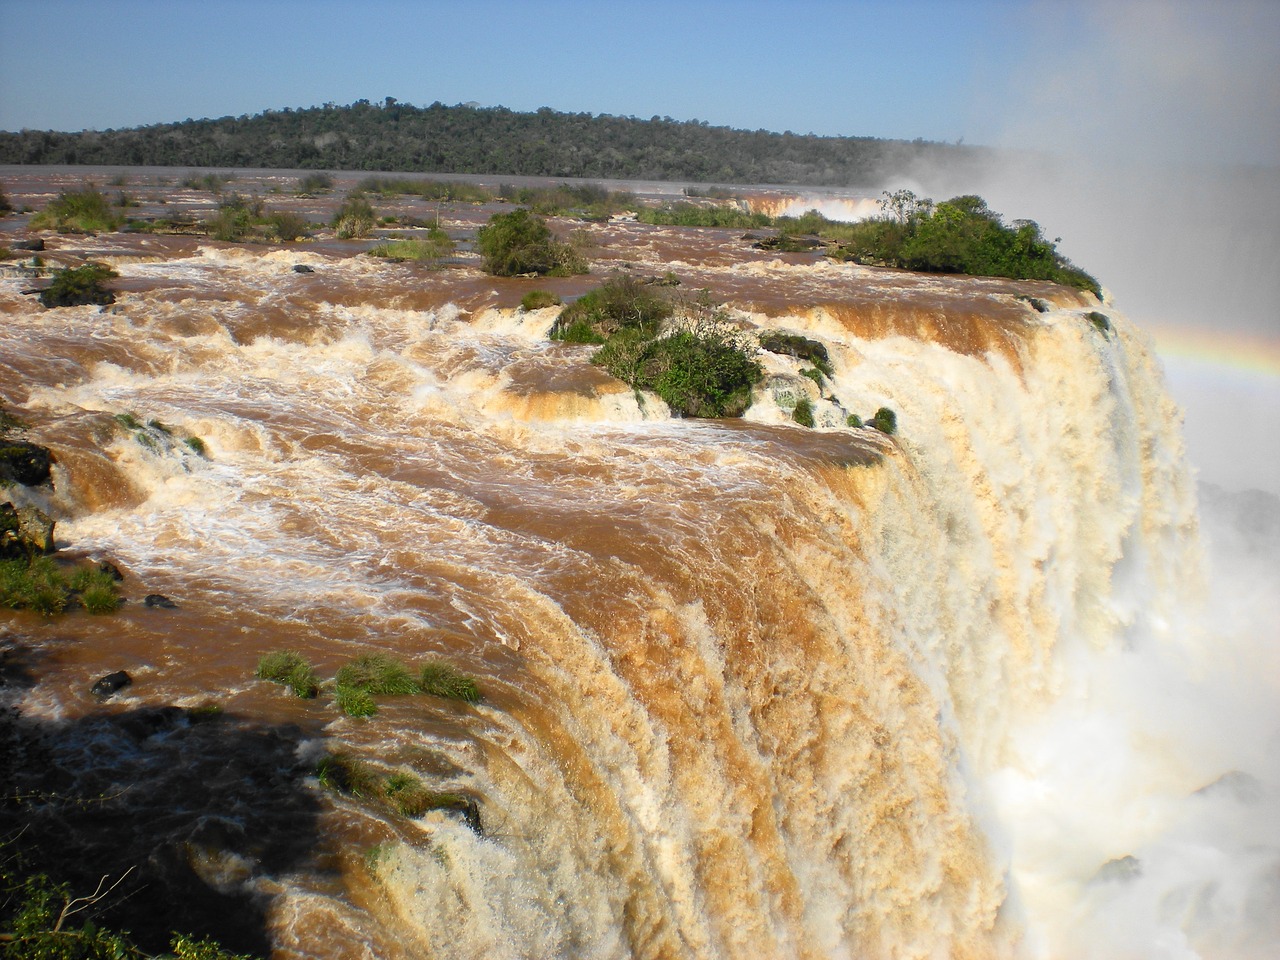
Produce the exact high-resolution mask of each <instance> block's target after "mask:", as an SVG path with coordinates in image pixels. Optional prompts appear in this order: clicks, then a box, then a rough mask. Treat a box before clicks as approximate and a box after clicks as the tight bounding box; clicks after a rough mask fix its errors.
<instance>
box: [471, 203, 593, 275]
mask: <svg viewBox="0 0 1280 960" xmlns="http://www.w3.org/2000/svg"><path fill="white" fill-rule="evenodd" d="M476 247H477V249H478V250H479V251H480V254H481V256H482V257H483V258H484V269H485V271H486V272H488V273H491V274H493V275H494V276H498V277H514V276H519V275H521V274H526V273H534V274H540V275H551V276H569V275H570V274H575V273H586V272H587V265H586V263H585V261H583V259H582V257H581V256H580V255H579V254H578V253H577V251H576V250H574V249H573V247H572V246H571V245H570V244H567V243H563V242H561V241H559V240H557V239H555V235H554V234H553V233H552V232H551V228H550V227H548V226H547V222H546V220H544V219H543V218H542V217H540V216H538V215H537V214H535V213H533V212H532V211H530V210H528V209H527V208H525V207H520V208H519V209H516V210H512V211H511V212H510V213H495V214H494V215H493V216H492V217H490V218H489V222H488V223H487V224H486V225H485V226H483V227H481V228H480V230H479V231H478V232H477V234H476Z"/></svg>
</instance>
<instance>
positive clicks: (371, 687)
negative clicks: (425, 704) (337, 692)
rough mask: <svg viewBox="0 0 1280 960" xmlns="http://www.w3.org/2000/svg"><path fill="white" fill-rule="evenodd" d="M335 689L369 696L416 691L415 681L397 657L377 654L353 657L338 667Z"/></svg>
mask: <svg viewBox="0 0 1280 960" xmlns="http://www.w3.org/2000/svg"><path fill="white" fill-rule="evenodd" d="M336 679H337V683H338V688H339V689H342V688H344V687H345V688H348V689H355V690H364V691H365V692H367V693H369V694H371V695H373V696H398V695H403V694H408V693H417V692H418V683H417V681H416V680H414V679H413V675H412V674H411V673H409V670H408V668H406V667H405V665H404V664H402V663H400V662H399V661H398V660H393V659H391V658H390V657H387V656H384V655H383V654H380V653H372V654H367V655H365V656H363V657H357V658H356V659H355V660H352V661H351V662H350V663H348V664H345V665H343V667H342V668H341V669H340V670H338V676H337V678H336Z"/></svg>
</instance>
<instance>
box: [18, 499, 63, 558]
mask: <svg viewBox="0 0 1280 960" xmlns="http://www.w3.org/2000/svg"><path fill="white" fill-rule="evenodd" d="M54 526H55V522H54V521H53V520H52V519H50V518H49V515H48V514H47V513H45V512H44V511H43V510H40V509H39V508H37V507H33V506H30V505H27V506H25V507H19V508H18V536H19V538H21V540H22V541H23V542H24V543H28V544H30V545H31V547H32V549H34V550H38V551H40V552H41V553H53V551H54V550H56V549H57V547H55V546H54V543H53V528H54Z"/></svg>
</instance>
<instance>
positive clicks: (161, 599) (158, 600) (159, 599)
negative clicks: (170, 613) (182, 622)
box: [142, 593, 178, 610]
mask: <svg viewBox="0 0 1280 960" xmlns="http://www.w3.org/2000/svg"><path fill="white" fill-rule="evenodd" d="M142 602H143V603H144V604H146V605H147V606H148V607H160V608H161V609H164V610H177V609H178V605H177V604H176V603H174V602H173V601H172V600H170V599H169V598H168V597H166V596H165V595H164V594H163V593H148V594H147V598H146V599H145V600H143V601H142Z"/></svg>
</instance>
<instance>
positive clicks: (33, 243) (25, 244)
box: [9, 237, 44, 253]
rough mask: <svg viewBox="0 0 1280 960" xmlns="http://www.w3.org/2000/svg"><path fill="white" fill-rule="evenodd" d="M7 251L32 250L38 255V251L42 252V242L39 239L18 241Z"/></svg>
mask: <svg viewBox="0 0 1280 960" xmlns="http://www.w3.org/2000/svg"><path fill="white" fill-rule="evenodd" d="M9 249H11V250H34V251H36V252H37V253H39V252H40V251H42V250H44V240H43V239H41V238H40V237H36V238H35V239H34V240H19V241H18V242H17V243H15V244H13V245H12V246H11V247H10V248H9Z"/></svg>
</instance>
